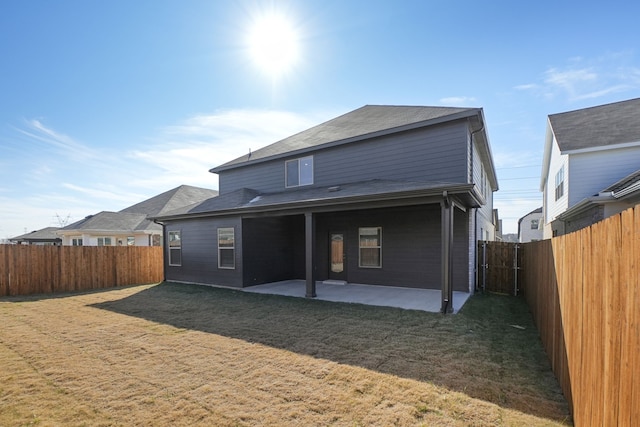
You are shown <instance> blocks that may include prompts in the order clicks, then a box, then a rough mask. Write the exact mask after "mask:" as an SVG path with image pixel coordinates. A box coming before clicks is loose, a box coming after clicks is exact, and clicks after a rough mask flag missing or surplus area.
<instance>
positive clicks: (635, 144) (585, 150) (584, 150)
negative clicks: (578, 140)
mask: <svg viewBox="0 0 640 427" xmlns="http://www.w3.org/2000/svg"><path fill="white" fill-rule="evenodd" d="M633 147H640V141H637V142H625V143H623V144H614V145H601V146H598V147H589V148H580V149H577V150H565V151H560V153H561V154H582V153H595V152H598V151H608V150H617V149H620V148H633Z"/></svg>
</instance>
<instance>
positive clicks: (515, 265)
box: [513, 243, 520, 297]
mask: <svg viewBox="0 0 640 427" xmlns="http://www.w3.org/2000/svg"><path fill="white" fill-rule="evenodd" d="M513 248H514V251H515V255H514V257H513V277H514V284H513V296H514V297H517V296H518V269H519V268H520V267H519V266H518V244H517V243H516V244H515V246H514V247H513Z"/></svg>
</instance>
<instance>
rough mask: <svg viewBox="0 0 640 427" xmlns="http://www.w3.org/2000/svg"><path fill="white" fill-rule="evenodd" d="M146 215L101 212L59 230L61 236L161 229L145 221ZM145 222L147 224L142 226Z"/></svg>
mask: <svg viewBox="0 0 640 427" xmlns="http://www.w3.org/2000/svg"><path fill="white" fill-rule="evenodd" d="M146 220H147V215H146V214H143V213H127V212H109V211H102V212H99V213H97V214H95V215H89V216H87V217H86V218H84V219H81V220H80V221H77V222H74V223H73V224H70V225H67V226H66V227H64V228H62V229H60V232H62V233H63V234H64V233H65V232H69V231H73V232H84V231H92V232H107V231H108V232H115V231H122V232H134V231H144V230H146V229H149V227H150V226H151V229H156V230H160V229H161V227H160V226H159V225H157V224H154V223H152V222H151V221H146ZM145 222H147V223H148V224H144V223H145Z"/></svg>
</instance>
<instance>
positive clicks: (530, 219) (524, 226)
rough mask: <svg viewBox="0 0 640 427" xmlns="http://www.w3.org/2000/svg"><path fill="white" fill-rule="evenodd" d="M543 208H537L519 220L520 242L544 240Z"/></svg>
mask: <svg viewBox="0 0 640 427" xmlns="http://www.w3.org/2000/svg"><path fill="white" fill-rule="evenodd" d="M543 221H544V220H543V216H542V208H541V207H540V208H537V209H534V210H532V211H531V212H529V213H528V214H526V215H525V216H523V217H522V218H520V219H519V220H518V242H519V243H527V242H535V241H537V240H542V238H543V232H542V223H543Z"/></svg>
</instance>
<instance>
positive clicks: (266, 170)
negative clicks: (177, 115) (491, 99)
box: [220, 121, 468, 193]
mask: <svg viewBox="0 0 640 427" xmlns="http://www.w3.org/2000/svg"><path fill="white" fill-rule="evenodd" d="M467 135H468V128H467V124H466V122H465V121H459V122H457V123H449V124H443V125H439V126H433V127H431V128H428V129H421V130H414V131H408V132H404V133H401V134H394V135H389V136H385V137H380V138H375V139H372V140H367V141H363V142H355V143H350V144H347V145H343V146H339V147H332V148H325V149H322V150H319V151H316V152H315V153H313V156H314V185H315V186H330V185H337V184H344V183H349V182H359V181H366V180H370V179H391V180H415V181H441V182H456V183H466V182H468V170H467V162H466V159H467V158H468V154H467V150H468V148H467V146H466V141H467ZM305 155H306V154H305ZM290 158H295V156H293V157H290ZM284 162H285V159H278V160H274V161H270V162H265V163H262V164H255V165H252V167H245V168H238V169H232V170H228V171H223V172H222V173H220V192H221V193H226V192H230V191H233V190H236V189H239V188H251V189H254V190H257V191H261V192H277V191H283V190H284V189H285V188H284Z"/></svg>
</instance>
